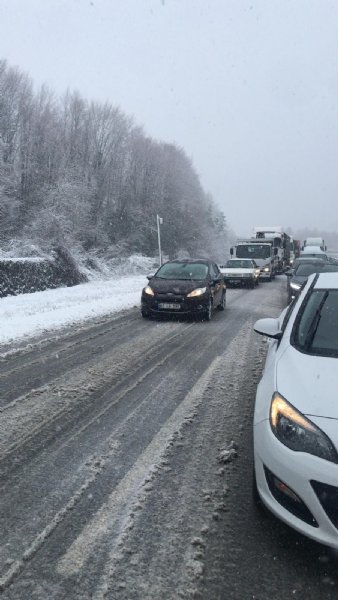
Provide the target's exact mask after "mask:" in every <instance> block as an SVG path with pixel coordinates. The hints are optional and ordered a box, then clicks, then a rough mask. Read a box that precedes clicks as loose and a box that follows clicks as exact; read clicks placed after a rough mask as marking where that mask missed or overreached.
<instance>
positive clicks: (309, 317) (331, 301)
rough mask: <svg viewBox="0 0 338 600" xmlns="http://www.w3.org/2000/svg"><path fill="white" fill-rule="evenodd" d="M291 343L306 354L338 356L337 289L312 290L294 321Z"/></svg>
mask: <svg viewBox="0 0 338 600" xmlns="http://www.w3.org/2000/svg"><path fill="white" fill-rule="evenodd" d="M293 343H294V345H295V346H296V347H297V348H298V349H299V350H301V351H302V352H306V353H308V354H318V355H323V356H335V357H338V290H329V289H327V290H320V289H316V290H312V293H311V294H310V296H308V297H307V301H306V304H305V306H304V308H303V310H302V312H301V314H300V318H299V319H298V320H297V322H296V326H295V330H294V335H293Z"/></svg>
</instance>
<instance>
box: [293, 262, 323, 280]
mask: <svg viewBox="0 0 338 600" xmlns="http://www.w3.org/2000/svg"><path fill="white" fill-rule="evenodd" d="M322 267H323V264H321V263H320V262H318V263H311V262H309V263H301V264H299V265H298V267H297V268H296V269H295V272H294V275H295V276H296V277H308V276H309V275H312V273H321V272H322Z"/></svg>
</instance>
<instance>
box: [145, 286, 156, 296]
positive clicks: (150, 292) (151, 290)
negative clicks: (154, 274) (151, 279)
mask: <svg viewBox="0 0 338 600" xmlns="http://www.w3.org/2000/svg"><path fill="white" fill-rule="evenodd" d="M144 293H145V294H147V295H148V296H153V295H154V290H153V289H152V288H151V287H150V285H147V287H145V288H144Z"/></svg>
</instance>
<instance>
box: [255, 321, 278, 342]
mask: <svg viewBox="0 0 338 600" xmlns="http://www.w3.org/2000/svg"><path fill="white" fill-rule="evenodd" d="M254 331H256V333H259V334H260V335H265V336H266V337H269V338H273V339H275V340H280V339H281V337H282V335H283V332H282V331H281V329H280V326H279V321H278V319H271V318H266V319H258V321H256V323H255V324H254Z"/></svg>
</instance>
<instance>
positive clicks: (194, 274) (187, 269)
mask: <svg viewBox="0 0 338 600" xmlns="http://www.w3.org/2000/svg"><path fill="white" fill-rule="evenodd" d="M207 275H208V265H207V264H205V263H166V264H165V265H163V266H162V267H161V268H160V269H159V270H158V271H157V273H156V277H160V278H161V279H197V280H200V279H206V277H207Z"/></svg>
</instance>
